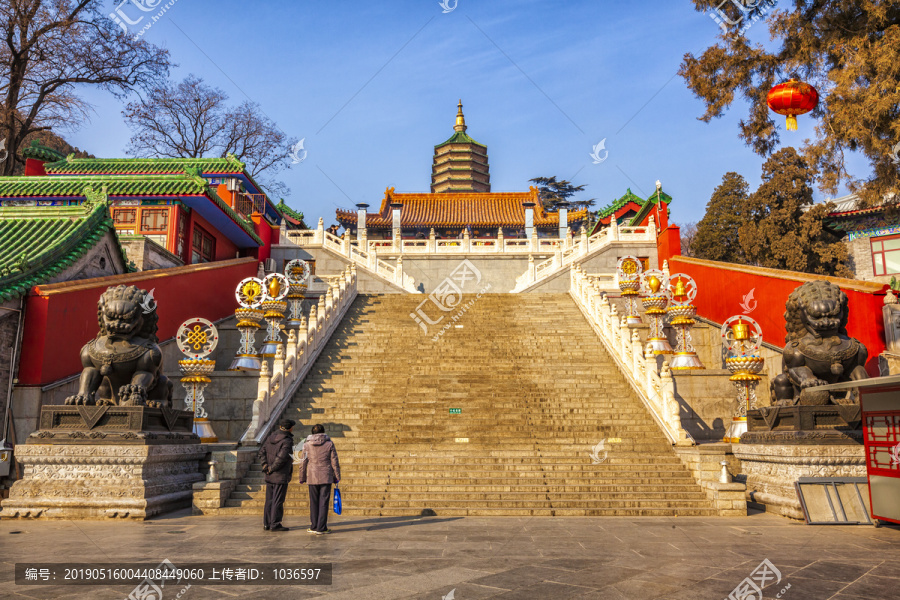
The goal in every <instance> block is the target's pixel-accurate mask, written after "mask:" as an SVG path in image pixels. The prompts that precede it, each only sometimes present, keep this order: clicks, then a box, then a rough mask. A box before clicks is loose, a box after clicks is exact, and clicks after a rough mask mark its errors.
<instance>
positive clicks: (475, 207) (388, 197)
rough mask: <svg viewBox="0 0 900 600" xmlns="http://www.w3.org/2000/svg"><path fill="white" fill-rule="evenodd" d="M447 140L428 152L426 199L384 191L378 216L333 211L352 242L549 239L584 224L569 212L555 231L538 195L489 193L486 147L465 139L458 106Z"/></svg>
mask: <svg viewBox="0 0 900 600" xmlns="http://www.w3.org/2000/svg"><path fill="white" fill-rule="evenodd" d="M453 131H454V133H453V135H452V136H450V138H449V139H448V140H446V141H445V142H443V143H441V144H438V145H437V146H435V147H434V162H433V166H432V169H431V193H427V192H425V193H398V192H395V191H394V188H392V187H389V188H387V190H386V191H385V194H384V198H382V200H381V206H380V208H379V209H378V212H368V210H367V209H368V208H369V205H368V204H358V205H357V210H352V209H350V210H346V209H338V210H337V211H336V218H337V221H338V223H340V224H341V225H342V226H343V227H344V228H346V230H348V231H350V232H352V233H354V234H356V235H357V237H359V238H361V237H363V236H362V235H361V233H360V232H361V231H362V230H363V229H364V230H365V237H366V238H368V239H390V238H391V237H392V235H393V230H395V229H399V230H400V236H401V237H404V238H414V237H418V238H422V237H428V236H429V235H430V234H431V232H434V234H435V236H436V237H438V238H453V237H461V236H462V235H463V231H465V230H468V232H469V235H471V236H472V237H474V238H493V237H496V236H497V235H498V233H499V232H502V234H503V236H504V237H507V238H511V237H530V236H531V233H532V232H536V233H537V234H538V235H539V236H540V237H555V236H558V235H561V232H562V231H568V229H567V227H570V228H575V229H578V228H580V227H581V225H582V224H583V223H584V221H585V220H586V218H587V209H581V210H570V211H568V212H567V218H566V220H565V222H564V223H563V226H562V227H560V213H557V212H548V211H546V210H544V208H543V206H542V204H541V201H540V198H539V192H538V189H537V188H535V187H531V188H529V189H528V191H524V192H491V175H490V170H489V167H488V156H487V146H485V145H484V144H480V143H478V142H476V141H475V140H474V139H472V138H471V137H470V136H469V134H467V133H466V118H465V116H464V115H463V110H462V100H460V101H459V104H458V105H457V110H456V124H455V125H454V126H453Z"/></svg>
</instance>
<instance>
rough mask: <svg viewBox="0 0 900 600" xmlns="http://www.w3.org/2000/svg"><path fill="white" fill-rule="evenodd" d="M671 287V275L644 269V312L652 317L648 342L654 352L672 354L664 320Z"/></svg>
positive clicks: (642, 286)
mask: <svg viewBox="0 0 900 600" xmlns="http://www.w3.org/2000/svg"><path fill="white" fill-rule="evenodd" d="M668 287H669V276H668V275H666V274H665V273H663V272H662V271H659V270H657V269H651V270H649V271H644V272H643V274H642V275H641V294H643V295H644V298H642V299H641V302H642V303H643V304H644V312H645V313H646V314H647V316H648V317H649V318H650V337H649V339H648V340H647V343H648V344H649V345H650V347H651V349H652V350H653V354H672V353H673V352H674V350H672V346H671V345H670V344H669V340H668V339H666V334H665V331H664V330H663V327H664V320H665V318H666V307H667V306H668V305H669V296H668V295H667V293H666V290H667V289H668Z"/></svg>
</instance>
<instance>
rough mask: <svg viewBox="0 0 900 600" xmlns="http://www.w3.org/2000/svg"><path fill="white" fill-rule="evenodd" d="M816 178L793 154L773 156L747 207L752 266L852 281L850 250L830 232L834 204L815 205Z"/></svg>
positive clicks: (745, 244)
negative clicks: (829, 218) (827, 223)
mask: <svg viewBox="0 0 900 600" xmlns="http://www.w3.org/2000/svg"><path fill="white" fill-rule="evenodd" d="M814 181H815V172H814V171H813V169H812V168H811V167H810V166H809V164H808V163H807V162H806V161H805V160H804V159H803V158H802V157H801V156H800V155H799V154H798V153H797V151H796V150H794V149H793V148H784V149H782V150H779V151H778V152H776V153H775V154H773V155H772V157H771V158H769V160H767V161H766V163H765V164H764V165H763V168H762V184H761V185H760V186H759V188H758V189H757V190H756V191H755V192H754V193H753V194H751V195H750V197H749V200H748V202H747V208H748V213H747V214H748V218H747V220H746V222H745V223H744V225H742V226H741V228H740V243H741V248H742V249H743V251H744V255H745V256H746V259H747V262H749V263H751V264H756V265H759V266H762V267H771V268H774V269H787V270H790V271H802V272H805V273H814V274H817V275H835V276H839V277H852V274H851V272H850V269H849V268H848V267H847V261H848V254H847V248H846V246H845V245H844V244H843V242H841V240H840V238H839V237H838V236H837V235H835V234H833V233H831V232H830V231H828V230H827V229H825V227H824V222H825V217H826V215H828V213H829V212H831V210H833V208H834V204H832V203H830V202H829V203H825V204H816V205H813V196H812V185H813V182H814Z"/></svg>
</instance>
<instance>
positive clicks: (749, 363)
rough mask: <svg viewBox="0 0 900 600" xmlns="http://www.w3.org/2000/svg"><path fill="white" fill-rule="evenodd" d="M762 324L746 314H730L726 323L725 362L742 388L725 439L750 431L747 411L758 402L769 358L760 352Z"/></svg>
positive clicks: (732, 376)
mask: <svg viewBox="0 0 900 600" xmlns="http://www.w3.org/2000/svg"><path fill="white" fill-rule="evenodd" d="M762 339H763V336H762V328H761V327H760V326H759V323H757V322H756V321H754V320H753V319H751V318H750V317H748V316H746V315H737V316H734V317H731V318H729V319H728V320H727V321H725V322H724V323H723V324H722V346H723V349H724V350H725V352H726V355H727V356H726V358H725V366H726V367H727V368H728V370H729V371H731V377H730V378H729V379H730V380H731V382H732V383H733V384H734V386H735V387H736V388H737V390H738V397H737V401H738V402H737V403H738V405H737V409H736V410H735V411H734V415H732V418H731V427H729V428H728V433H726V434H725V438H724V440H723V441H726V442H731V443H733V444H736V443H738V442H740V441H741V434H742V433H744V432H745V431H747V411H748V410H750V409H754V408H759V407H758V406H757V405H756V386H758V385H759V381H760V379H761V377H760V376H759V375H758V373H759V372H760V371H762V370H763V367H765V366H766V361H765V360H764V359H763V357H762V356H760V355H759V347H760V346H761V345H762Z"/></svg>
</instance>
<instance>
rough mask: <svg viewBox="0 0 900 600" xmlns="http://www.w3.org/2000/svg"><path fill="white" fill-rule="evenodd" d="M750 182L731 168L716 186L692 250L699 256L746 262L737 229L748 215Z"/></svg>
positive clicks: (693, 241)
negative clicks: (748, 184)
mask: <svg viewBox="0 0 900 600" xmlns="http://www.w3.org/2000/svg"><path fill="white" fill-rule="evenodd" d="M747 197H748V188H747V182H746V181H744V178H743V177H741V176H740V175H739V174H738V173H735V172H733V171H732V172H728V173H725V176H724V177H722V183H721V184H720V185H719V187H717V188H716V189H715V191H714V192H713V195H712V197H711V198H710V199H709V203H708V204H707V205H706V214H705V215H704V216H703V219H702V220H701V221H700V222H699V223H697V233H696V234H695V235H694V239H693V240H691V252H693V254H694V256H696V257H697V258H705V259H708V260H721V261H725V262H734V263H745V262H747V261H746V259H745V258H744V251H743V249H742V248H741V243H740V240H739V238H738V230H739V229H740V227H741V225H743V224H744V223H745V222H746V219H747Z"/></svg>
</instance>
